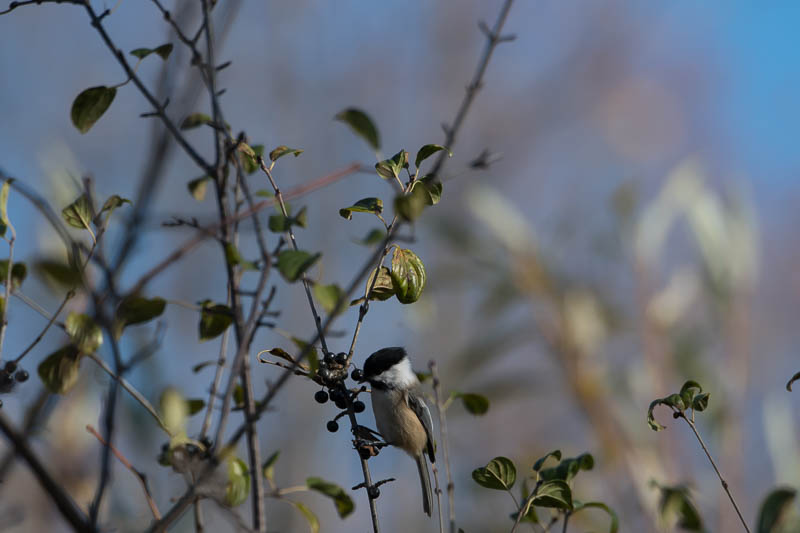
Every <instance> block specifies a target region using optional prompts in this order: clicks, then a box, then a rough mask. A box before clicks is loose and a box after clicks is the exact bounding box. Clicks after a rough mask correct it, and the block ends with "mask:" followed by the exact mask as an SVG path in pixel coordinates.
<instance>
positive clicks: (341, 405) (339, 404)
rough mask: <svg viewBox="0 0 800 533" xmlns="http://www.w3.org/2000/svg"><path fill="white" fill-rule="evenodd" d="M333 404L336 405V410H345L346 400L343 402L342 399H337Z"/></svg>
mask: <svg viewBox="0 0 800 533" xmlns="http://www.w3.org/2000/svg"><path fill="white" fill-rule="evenodd" d="M333 403H335V404H336V407H337V408H338V409H347V400H345V399H344V398H337V399H336V401H335V402H333Z"/></svg>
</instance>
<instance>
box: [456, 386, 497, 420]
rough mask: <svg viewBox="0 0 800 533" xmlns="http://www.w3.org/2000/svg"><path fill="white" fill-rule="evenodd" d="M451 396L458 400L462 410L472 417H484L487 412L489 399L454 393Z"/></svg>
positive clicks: (467, 393)
mask: <svg viewBox="0 0 800 533" xmlns="http://www.w3.org/2000/svg"><path fill="white" fill-rule="evenodd" d="M452 396H453V397H454V398H458V399H460V400H461V403H463V404H464V409H466V410H467V412H468V413H470V414H472V415H476V416H480V415H485V414H486V413H487V412H488V411H489V398H487V397H486V396H483V395H482V394H473V393H469V392H454V393H453V394H452Z"/></svg>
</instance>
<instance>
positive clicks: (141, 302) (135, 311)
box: [115, 296, 167, 330]
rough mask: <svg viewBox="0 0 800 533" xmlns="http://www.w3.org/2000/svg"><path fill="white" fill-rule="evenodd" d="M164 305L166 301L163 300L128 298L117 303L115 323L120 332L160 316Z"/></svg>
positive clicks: (138, 297)
mask: <svg viewBox="0 0 800 533" xmlns="http://www.w3.org/2000/svg"><path fill="white" fill-rule="evenodd" d="M166 305H167V301H166V300H164V299H163V298H158V297H156V298H143V297H141V296H128V297H127V298H124V299H123V300H122V301H121V302H120V303H119V306H118V307H117V312H116V317H115V322H116V324H117V327H118V328H120V330H121V329H122V328H125V327H127V326H132V325H134V324H143V323H145V322H149V321H151V320H153V319H154V318H157V317H159V316H161V314H162V313H163V312H164V308H165V307H166Z"/></svg>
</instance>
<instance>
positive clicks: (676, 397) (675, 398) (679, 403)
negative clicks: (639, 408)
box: [647, 394, 691, 431]
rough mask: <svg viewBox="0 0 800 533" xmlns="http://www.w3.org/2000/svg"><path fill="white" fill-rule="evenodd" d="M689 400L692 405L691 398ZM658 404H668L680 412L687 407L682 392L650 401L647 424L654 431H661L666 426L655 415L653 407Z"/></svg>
mask: <svg viewBox="0 0 800 533" xmlns="http://www.w3.org/2000/svg"><path fill="white" fill-rule="evenodd" d="M689 402H690V403H689V405H691V399H690V400H689ZM657 405H666V406H667V407H672V408H673V409H676V410H678V411H680V412H683V411H684V410H686V408H687V405H686V404H685V403H684V398H683V397H682V396H681V395H680V394H670V395H669V396H666V397H664V398H658V399H656V400H653V401H652V402H650V407H648V408H647V425H648V426H650V429H652V430H653V431H661V430H662V429H664V428H665V427H666V426H662V425H661V424H659V423H658V422H656V419H655V416H653V409H654V408H655V407H656V406H657Z"/></svg>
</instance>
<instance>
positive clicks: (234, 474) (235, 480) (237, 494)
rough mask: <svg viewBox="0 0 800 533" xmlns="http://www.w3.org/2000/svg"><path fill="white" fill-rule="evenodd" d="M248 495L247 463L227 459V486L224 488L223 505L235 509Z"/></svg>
mask: <svg viewBox="0 0 800 533" xmlns="http://www.w3.org/2000/svg"><path fill="white" fill-rule="evenodd" d="M248 494H250V472H249V471H248V468H247V463H245V462H244V461H242V460H241V459H239V458H238V457H234V456H231V457H230V458H229V459H228V484H227V485H226V486H225V505H227V506H228V507H236V506H238V505H241V504H243V503H244V502H245V500H247V495H248Z"/></svg>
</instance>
